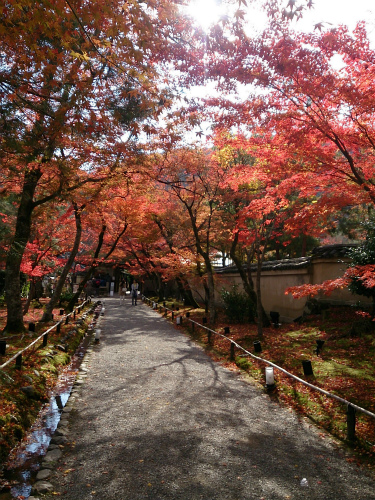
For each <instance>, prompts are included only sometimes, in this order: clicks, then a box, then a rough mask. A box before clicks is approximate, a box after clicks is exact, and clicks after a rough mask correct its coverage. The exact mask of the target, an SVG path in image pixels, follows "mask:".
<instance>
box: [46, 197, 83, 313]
mask: <svg viewBox="0 0 375 500" xmlns="http://www.w3.org/2000/svg"><path fill="white" fill-rule="evenodd" d="M81 210H82V208H80V209H79V208H78V207H77V206H76V205H75V206H74V215H75V221H76V237H75V240H74V245H73V248H72V250H71V252H70V256H69V259H68V261H67V263H66V264H65V266H64V269H63V271H62V273H61V276H60V278H59V279H58V281H57V283H56V288H55V290H54V292H53V295H52V297H51V300H50V301H49V302H48V304H47V307H46V310H45V312H44V314H43V317H42V319H41V321H42V322H47V321H51V320H52V311H53V308H54V307H55V305H56V304H57V302H58V301H59V299H60V295H61V292H62V290H63V287H64V283H65V280H66V278H67V276H68V274H69V272H70V269H71V267H72V265H73V262H74V259H75V257H76V255H77V253H78V249H79V244H80V241H81V235H82V224H81Z"/></svg>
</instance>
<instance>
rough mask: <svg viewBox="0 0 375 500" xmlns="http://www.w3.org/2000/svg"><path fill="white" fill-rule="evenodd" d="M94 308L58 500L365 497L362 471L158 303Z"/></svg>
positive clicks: (367, 487)
mask: <svg viewBox="0 0 375 500" xmlns="http://www.w3.org/2000/svg"><path fill="white" fill-rule="evenodd" d="M105 307H106V310H105V317H104V319H103V321H102V338H101V342H100V344H98V345H96V346H95V347H94V349H93V351H92V353H91V355H90V357H89V359H88V368H89V369H88V372H87V377H86V379H85V382H84V384H82V386H81V387H80V389H79V397H78V398H76V400H75V402H74V403H71V404H70V408H69V407H68V409H67V410H68V411H69V410H70V409H71V408H72V409H71V410H70V414H69V415H70V416H69V433H68V440H69V445H67V446H66V447H65V448H64V454H63V457H62V458H61V459H60V461H59V463H58V467H57V468H56V469H55V471H54V472H53V474H52V477H50V478H49V479H48V481H50V482H51V483H52V484H53V486H54V490H55V493H56V492H59V493H60V494H61V498H63V499H64V500H89V499H90V500H91V499H100V500H141V499H142V500H144V499H152V500H167V499H170V500H178V499H183V500H198V499H204V500H247V499H249V500H261V499H264V500H279V499H280V500H281V499H283V500H285V499H292V500H299V499H312V500H315V499H321V500H331V499H332V500H337V499H340V500H346V499H348V500H349V499H350V500H361V499H362V500H375V481H374V478H371V477H369V476H368V475H366V473H365V472H364V471H362V470H361V469H359V468H357V467H356V466H355V465H354V464H352V463H349V462H348V461H347V460H346V455H345V453H344V452H343V451H342V450H341V449H340V448H338V447H337V446H336V445H335V444H333V442H332V441H331V440H330V439H329V438H328V437H327V436H326V437H325V438H324V437H323V436H322V435H321V434H320V433H319V432H318V431H317V430H316V429H314V428H313V427H312V426H310V425H308V424H307V423H306V422H305V421H304V420H300V419H299V418H298V417H297V416H296V415H295V414H294V413H293V412H291V411H289V410H287V409H283V408H281V407H280V406H279V405H278V404H277V403H275V402H273V401H272V400H271V399H270V398H269V396H268V395H267V394H264V393H263V392H262V391H261V390H260V389H259V388H258V387H256V386H252V385H251V384H248V383H246V382H245V381H244V380H242V378H241V376H239V375H238V374H236V373H234V372H231V371H229V370H227V369H225V368H223V367H222V366H220V365H219V364H216V363H214V362H213V361H212V360H211V359H210V358H209V357H208V356H207V355H206V354H205V353H204V351H203V350H202V349H201V348H200V347H198V346H196V345H195V344H194V343H192V342H191V341H190V339H189V338H188V337H187V336H185V335H184V334H181V333H179V332H178V331H177V330H176V328H174V327H173V326H172V325H170V324H169V323H168V322H166V321H165V320H164V319H163V318H161V317H160V315H159V314H158V313H156V312H155V311H152V310H151V309H149V308H148V307H147V306H146V305H144V304H142V303H141V302H139V303H138V305H137V306H131V302H130V299H129V297H127V299H126V303H125V305H123V304H120V301H119V299H118V298H117V297H116V298H109V299H105ZM73 399H74V398H72V401H73ZM303 478H306V479H307V481H308V486H307V487H304V486H301V480H302V479H303Z"/></svg>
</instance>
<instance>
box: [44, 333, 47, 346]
mask: <svg viewBox="0 0 375 500" xmlns="http://www.w3.org/2000/svg"><path fill="white" fill-rule="evenodd" d="M47 342H48V333H46V334H44V335H43V347H46V345H47Z"/></svg>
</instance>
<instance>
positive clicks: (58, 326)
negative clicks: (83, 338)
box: [56, 322, 61, 333]
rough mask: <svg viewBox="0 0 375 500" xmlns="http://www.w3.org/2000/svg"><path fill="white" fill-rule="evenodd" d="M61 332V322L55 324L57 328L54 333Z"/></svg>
mask: <svg viewBox="0 0 375 500" xmlns="http://www.w3.org/2000/svg"><path fill="white" fill-rule="evenodd" d="M60 331H61V322H59V323H57V326H56V333H60Z"/></svg>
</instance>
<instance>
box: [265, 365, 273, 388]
mask: <svg viewBox="0 0 375 500" xmlns="http://www.w3.org/2000/svg"><path fill="white" fill-rule="evenodd" d="M274 385H275V377H274V374H273V367H272V366H267V367H266V386H267V389H270V388H272V387H273V386H274Z"/></svg>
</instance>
